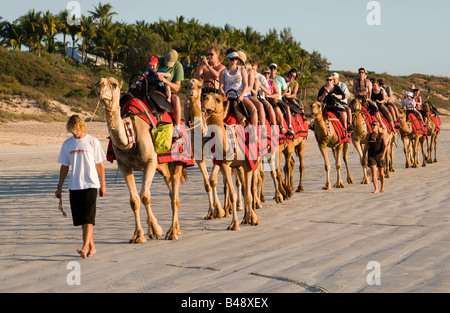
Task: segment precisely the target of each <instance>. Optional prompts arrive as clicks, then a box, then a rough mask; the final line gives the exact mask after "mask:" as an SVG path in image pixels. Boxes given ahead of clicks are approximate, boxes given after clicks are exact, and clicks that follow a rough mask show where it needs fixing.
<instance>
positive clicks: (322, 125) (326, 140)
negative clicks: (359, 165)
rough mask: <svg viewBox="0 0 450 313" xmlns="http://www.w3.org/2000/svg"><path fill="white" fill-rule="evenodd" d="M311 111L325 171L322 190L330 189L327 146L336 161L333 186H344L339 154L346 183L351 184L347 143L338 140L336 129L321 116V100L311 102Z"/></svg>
mask: <svg viewBox="0 0 450 313" xmlns="http://www.w3.org/2000/svg"><path fill="white" fill-rule="evenodd" d="M311 113H312V114H313V117H314V132H315V134H316V138H317V144H318V146H319V150H320V152H321V153H322V156H323V159H324V162H325V171H326V173H327V175H326V176H327V179H326V183H325V186H324V187H323V188H322V189H324V190H330V189H331V183H330V162H329V161H328V153H327V147H329V148H331V149H332V151H333V155H334V159H335V162H336V172H337V181H336V184H335V185H334V187H336V188H345V186H344V183H343V181H342V178H341V161H340V157H341V154H342V155H343V159H344V162H345V166H346V168H347V183H349V184H353V177H352V176H351V174H350V169H349V166H348V158H347V151H348V146H349V143H348V142H344V143H340V142H339V136H338V134H337V133H336V130H335V129H334V126H333V124H332V122H331V121H330V120H328V119H324V118H323V115H322V103H321V102H319V101H316V102H314V103H312V104H311Z"/></svg>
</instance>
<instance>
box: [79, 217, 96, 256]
mask: <svg viewBox="0 0 450 313" xmlns="http://www.w3.org/2000/svg"><path fill="white" fill-rule="evenodd" d="M82 230H83V248H81V249H78V250H77V252H78V253H79V254H80V256H81V257H82V258H83V259H84V258H86V256H88V257H91V256H93V255H94V254H95V253H96V252H97V249H96V248H95V245H94V225H92V224H84V225H83V226H82Z"/></svg>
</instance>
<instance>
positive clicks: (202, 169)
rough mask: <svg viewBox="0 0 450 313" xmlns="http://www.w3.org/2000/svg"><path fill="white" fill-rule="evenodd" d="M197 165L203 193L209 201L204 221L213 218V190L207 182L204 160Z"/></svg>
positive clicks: (207, 176)
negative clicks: (201, 178) (201, 177)
mask: <svg viewBox="0 0 450 313" xmlns="http://www.w3.org/2000/svg"><path fill="white" fill-rule="evenodd" d="M197 165H198V167H199V168H200V172H201V173H202V176H203V183H204V186H205V191H206V193H207V194H208V200H209V209H208V214H207V215H206V217H205V219H211V218H212V217H213V216H214V200H213V190H212V188H211V184H210V181H209V174H208V169H207V168H206V164H205V160H200V161H197ZM220 209H222V208H220Z"/></svg>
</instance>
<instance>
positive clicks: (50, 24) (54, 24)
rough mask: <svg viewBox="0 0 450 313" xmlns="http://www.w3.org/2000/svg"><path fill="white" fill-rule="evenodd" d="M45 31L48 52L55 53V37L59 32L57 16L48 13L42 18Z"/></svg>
mask: <svg viewBox="0 0 450 313" xmlns="http://www.w3.org/2000/svg"><path fill="white" fill-rule="evenodd" d="M42 20H43V25H42V26H43V29H44V36H45V37H44V41H45V42H46V43H47V51H48V52H54V51H55V35H56V34H57V32H58V20H57V18H56V16H54V15H53V14H51V13H50V11H47V12H45V13H44V16H43V17H42Z"/></svg>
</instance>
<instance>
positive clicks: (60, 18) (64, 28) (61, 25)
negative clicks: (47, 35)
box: [56, 10, 69, 56]
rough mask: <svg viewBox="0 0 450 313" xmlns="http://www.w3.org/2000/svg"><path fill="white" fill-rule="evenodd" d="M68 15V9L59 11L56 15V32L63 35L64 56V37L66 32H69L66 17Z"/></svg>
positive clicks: (65, 42) (65, 44)
mask: <svg viewBox="0 0 450 313" xmlns="http://www.w3.org/2000/svg"><path fill="white" fill-rule="evenodd" d="M68 16H69V11H67V10H64V11H61V12H59V13H58V14H57V15H56V18H57V22H58V24H57V29H58V33H61V34H62V35H63V46H64V49H63V50H64V52H63V54H64V56H66V47H67V41H66V37H67V34H68V33H69V25H68V24H67V17H68Z"/></svg>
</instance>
